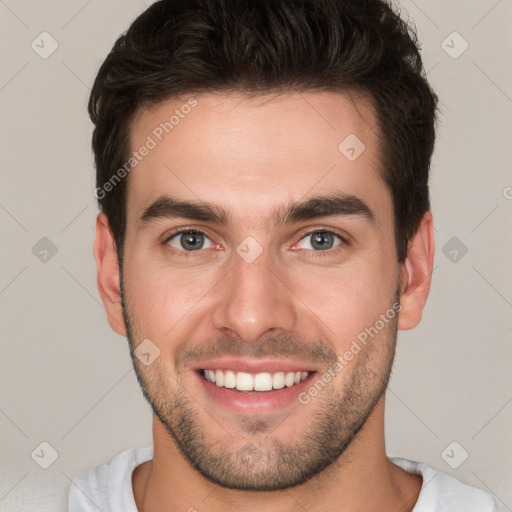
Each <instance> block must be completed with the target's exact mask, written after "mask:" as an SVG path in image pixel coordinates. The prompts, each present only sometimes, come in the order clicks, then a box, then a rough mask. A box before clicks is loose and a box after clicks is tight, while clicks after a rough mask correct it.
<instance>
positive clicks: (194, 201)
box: [122, 92, 400, 490]
mask: <svg viewBox="0 0 512 512" xmlns="http://www.w3.org/2000/svg"><path fill="white" fill-rule="evenodd" d="M187 100H188V97H185V98H183V99H182V100H181V99H180V100H178V99H176V98H175V99H173V100H169V101H166V102H163V103H161V104H159V105H156V106H153V107H152V108H151V109H149V110H148V109H141V110H140V111H139V112H138V113H137V116H136V117H135V119H134V121H133V124H132V131H131V146H132V149H133V150H137V149H138V148H141V147H142V146H144V145H146V147H151V148H150V150H148V152H147V154H146V156H144V157H143V158H141V161H140V162H139V163H138V164H137V166H136V167H134V169H133V170H132V171H131V174H130V176H129V186H128V198H127V232H126V238H125V245H124V262H123V269H122V297H123V303H122V304H123V315H124V323H125V326H126V329H127V335H128V338H129V341H130V345H131V348H132V356H133V363H134V366H135V370H136V372H137V376H138V378H139V382H140V384H141V386H142V388H143V391H144V394H145V396H146V398H147V399H148V400H149V402H150V403H151V406H152V408H153V410H154V412H155V414H156V415H157V416H158V418H159V419H160V421H161V422H162V424H163V425H165V427H166V429H167V431H168V433H169V435H170V436H172V438H173V439H174V441H175V443H176V444H177V446H178V447H179V449H180V451H181V453H182V455H183V456H184V457H185V458H186V459H187V460H188V461H189V462H190V463H191V464H192V465H193V467H195V468H196V469H197V470H198V471H199V472H200V473H201V474H202V475H203V476H205V477H206V478H208V479H210V480H211V481H213V482H215V483H217V484H220V485H222V486H225V487H230V488H236V489H247V490H275V489H283V488H286V487H290V486H293V485H297V484H299V483H303V482H305V481H307V480H308V479H310V478H312V477H313V476H314V475H316V474H318V473H319V472H320V471H321V470H322V469H324V468H326V467H327V466H329V465H330V464H332V463H333V462H335V461H336V460H338V459H339V457H340V455H341V454H342V453H343V452H344V450H346V448H347V447H348V446H349V445H350V442H351V441H352V439H353V438H354V436H355V434H356V433H357V432H358V431H359V430H360V429H361V427H362V426H363V425H364V423H365V421H366V420H367V418H368V416H369V415H370V414H371V412H372V410H373V407H374V405H375V404H376V403H377V401H378V400H379V398H381V396H382V394H383V392H384V389H385V387H386V384H387V380H388V377H389V373H390V368H391V364H392V359H393V353H394V347H395V342H396V332H397V318H398V315H397V311H396V302H397V300H398V299H399V297H398V290H399V288H398V287H399V276H400V267H399V265H398V263H397V256H396V248H395V243H394V240H395V238H394V232H393V226H394V220H393V209H392V201H391V196H390V193H389V191H388V189H387V188H386V186H385V184H384V181H383V179H382V177H381V174H380V168H379V152H378V147H377V141H378V139H377V132H376V120H375V119H376V118H375V115H374V113H373V111H372V109H371V106H370V104H369V102H368V101H367V100H366V99H365V98H364V97H356V96H355V95H352V96H348V95H346V94H338V93H331V92H322V93H303V94H291V93H290V94H284V95H282V96H266V97H259V98H252V99H247V98H244V97H242V96H233V95H230V96H227V95H221V94H208V95H207V94H203V95H198V96H196V97H195V99H194V100H193V102H191V101H187ZM184 105H189V106H190V108H185V107H184ZM173 114H174V115H175V116H176V118H175V119H174V120H173V121H172V123H173V124H172V129H171V128H169V125H161V123H165V122H166V121H169V119H170V118H171V116H172V115H173ZM178 118H179V120H178V121H177V122H176V120H177V119H178ZM162 126H166V127H167V131H168V132H169V133H166V131H165V130H164V129H163V128H162ZM148 137H149V138H148ZM347 137H350V138H349V139H347ZM355 137H357V139H356V138H355ZM150 139H151V141H152V142H150ZM160 139H161V140H160ZM345 139H347V141H348V142H345V143H344V144H341V143H342V142H343V141H344V140H345ZM340 144H341V146H340ZM362 144H364V151H362V152H361V149H362V148H363V146H362ZM340 148H341V149H340ZM351 148H353V150H352V149H351ZM142 152H144V153H146V152H145V151H142ZM390 311H391V313H390ZM364 333H366V339H365V334H364ZM369 333H371V335H370V334H369ZM364 339H365V342H363V341H362V340H364ZM143 340H149V341H144V343H145V344H146V345H141V346H142V347H146V349H147V348H148V347H149V350H145V352H144V353H146V354H150V355H149V356H148V355H146V356H145V357H146V359H147V361H144V360H143V359H142V358H141V359H142V360H141V359H139V357H137V356H136V355H135V354H134V353H133V351H134V350H135V349H136V348H137V347H138V346H139V344H141V343H142V342H143ZM354 343H355V344H354ZM356 346H357V347H359V350H357V348H355V347H356ZM349 353H351V354H352V357H350V356H349ZM155 355H157V357H156V358H155V359H154V360H153V358H154V357H155ZM149 361H151V362H150V364H147V363H148V362H149ZM290 375H291V377H290ZM329 375H330V378H329ZM214 379H215V382H212V381H213V380H214Z"/></svg>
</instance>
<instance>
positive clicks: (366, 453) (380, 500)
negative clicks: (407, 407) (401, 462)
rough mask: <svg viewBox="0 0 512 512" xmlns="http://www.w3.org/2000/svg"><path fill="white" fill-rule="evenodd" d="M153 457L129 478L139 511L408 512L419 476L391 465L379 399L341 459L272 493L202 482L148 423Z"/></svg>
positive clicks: (162, 431)
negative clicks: (397, 511) (131, 481)
mask: <svg viewBox="0 0 512 512" xmlns="http://www.w3.org/2000/svg"><path fill="white" fill-rule="evenodd" d="M153 439H154V457H153V460H152V461H149V462H147V463H145V464H143V465H141V466H139V467H138V468H137V469H136V470H135V471H134V473H133V489H134V496H135V502H136V504H137V508H138V511H139V512H160V511H166V512H174V511H177V512H178V511H190V512H194V511H199V512H200V511H202V510H208V511H209V512H221V511H222V512H235V511H236V512H249V511H251V512H252V511H253V510H255V509H257V510H258V511H259V512H271V511H275V510H279V511H280V512H299V511H301V512H302V511H304V510H307V511H308V512H320V511H322V512H330V511H332V512H334V511H337V512H340V511H349V510H350V511H351V512H363V511H365V512H373V511H375V512H377V511H379V512H386V511H390V512H391V511H396V510H400V511H401V512H410V511H412V510H413V508H414V504H415V503H416V501H417V498H418V494H419V491H420V488H421V481H422V479H421V476H416V475H410V474H409V473H406V472H405V471H403V470H402V469H401V468H399V467H398V466H395V465H394V464H392V463H391V462H390V461H389V460H388V458H387V456H386V451H385V444H384V397H381V400H380V401H379V402H378V404H377V405H376V406H375V408H374V410H373V411H372V413H371V415H370V417H369V418H368V420H367V422H366V423H365V425H364V426H363V428H362V429H361V430H360V431H359V433H358V434H357V436H356V438H355V439H354V440H353V441H352V443H351V444H350V446H349V447H348V448H347V450H346V451H345V452H344V453H343V455H342V456H341V457H340V458H339V459H338V460H337V461H336V462H335V463H334V464H332V465H331V466H329V467H327V468H326V469H324V470H323V471H322V472H320V473H319V474H317V475H316V476H315V477H313V478H312V479H311V480H309V481H308V482H306V483H304V484H302V485H298V486H295V487H292V488H289V489H284V490H281V491H273V492H252V491H238V490H233V489H225V488H223V487H220V486H219V485H216V484H214V483H212V482H210V481H209V480H207V479H206V478H204V477H203V476H202V475H201V474H200V473H199V472H198V471H197V470H195V469H194V468H193V467H192V466H191V465H190V464H189V463H188V461H187V460H186V459H185V458H184V457H183V455H182V454H181V453H180V451H179V450H178V448H177V446H176V444H175V442H174V440H173V439H172V438H171V436H170V435H169V433H168V432H167V430H166V429H165V427H164V426H163V425H162V424H161V422H160V421H159V420H158V419H157V418H154V419H153Z"/></svg>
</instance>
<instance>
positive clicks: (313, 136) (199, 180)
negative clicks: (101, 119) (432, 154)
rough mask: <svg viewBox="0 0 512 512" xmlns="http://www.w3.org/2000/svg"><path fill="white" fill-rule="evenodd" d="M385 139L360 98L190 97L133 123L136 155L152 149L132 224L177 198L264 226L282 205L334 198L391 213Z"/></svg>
mask: <svg viewBox="0 0 512 512" xmlns="http://www.w3.org/2000/svg"><path fill="white" fill-rule="evenodd" d="M378 140H379V136H378V128H377V123H376V116H375V114H374V111H373V109H372V106H371V103H370V101H369V100H368V99H367V98H365V97H364V96H362V95H360V94H355V93H352V94H348V93H335V92H303V93H297V92H293V93H283V94H279V95H264V96H258V97H253V98H248V97H247V96H244V95H242V94H227V93H226V94H221V93H208V94H200V95H196V96H193V95H182V96H181V97H180V98H172V99H169V100H166V101H163V102H161V103H159V104H157V105H153V106H152V107H150V108H140V109H139V110H138V111H137V113H136V115H135V116H134V119H133V122H132V124H131V130H130V145H131V150H132V151H135V152H137V151H138V152H139V153H141V151H140V150H141V149H142V148H144V147H148V148H150V149H149V150H146V151H143V152H144V153H145V156H143V157H142V158H140V161H138V163H137V165H136V167H134V168H133V170H132V171H131V173H130V177H129V187H128V215H129V217H133V216H135V215H140V214H141V212H142V211H143V210H144V208H147V206H148V205H149V204H150V203H151V202H154V201H155V200H156V199H158V197H160V196H162V195H171V196H174V197H176V196H178V197H180V198H184V199H185V198H186V199H192V200H197V201H205V202H208V203H212V204H218V205H224V206H226V208H225V209H227V210H230V211H236V212H237V215H238V216H239V217H240V219H243V220H245V222H254V223H256V222H261V221H262V218H263V217H264V216H265V213H266V212H269V211H270V210H272V211H275V207H276V205H278V204H285V203H289V202H290V201H294V200H299V199H302V200H304V199H307V197H308V195H310V196H318V195H319V194H321V193H332V192H342V193H343V194H347V195H355V196H357V197H364V198H365V199H366V202H367V203H370V204H371V205H372V206H373V208H372V209H374V210H377V211H378V210H381V211H385V212H386V213H387V214H388V213H389V211H390V209H389V206H390V204H389V203H390V198H389V194H388V192H387V189H386V187H385V186H384V181H383V180H382V178H381V175H380V159H379V150H378Z"/></svg>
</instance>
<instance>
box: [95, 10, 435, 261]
mask: <svg viewBox="0 0 512 512" xmlns="http://www.w3.org/2000/svg"><path fill="white" fill-rule="evenodd" d="M212 91H225V92H227V93H229V92H230V91H231V92H234V91H236V92H247V93H251V94H254V93H257V94H259V93H261V94H265V93H272V92H283V91H284V92H286V91H301V92H303V91H339V92H342V91H361V92H363V93H365V94H367V95H368V97H369V98H370V99H371V101H372V104H373V107H374V109H375V112H376V115H377V119H378V123H379V127H378V128H379V136H380V137H379V140H380V155H381V163H382V177H383V179H384V181H385V183H386V184H387V186H388V188H389V190H390V193H391V196H392V199H393V206H394V217H395V239H396V247H397V254H398V260H399V262H403V261H404V260H405V257H406V256H407V248H408V243H409V241H410V239H411V238H412V236H413V235H414V234H415V233H416V231H417V229H418V226H419V223H420V220H421V218H422V216H423V214H424V213H425V212H426V211H428V210H429V209H430V200H429V190H428V176H429V168H430V161H431V157H432V152H433V150H434V142H435V121H436V110H437V103H438V98H437V95H436V94H435V93H434V92H433V90H432V89H431V87H430V86H429V84H428V82H427V80H426V75H425V72H424V69H423V65H422V60H421V57H420V53H419V44H418V40H417V36H416V33H415V30H414V29H413V28H411V27H410V26H409V25H408V24H407V23H406V22H405V21H404V20H402V19H401V18H400V16H399V13H397V12H395V10H394V9H393V8H392V6H391V5H390V4H389V3H388V2H385V1H383V0H357V1H354V0H160V1H158V2H156V3H154V4H153V5H151V6H150V7H149V8H148V9H147V10H146V11H145V12H144V13H142V14H141V15H140V16H139V17H138V18H137V19H136V20H135V21H134V22H133V23H132V25H131V26H130V28H129V29H128V31H127V32H126V33H125V34H123V35H121V37H119V39H118V40H117V41H116V43H115V44H114V47H113V48H112V50H111V52H110V53H109V55H108V56H107V58H106V60H105V62H104V63H103V64H102V66H101V68H100V70H99V72H98V75H97V77H96V80H95V82H94V86H93V88H92V92H91V95H90V99H89V115H90V117H91V120H92V121H93V123H94V124H95V129H94V134H93V139H92V147H93V151H94V156H95V164H96V183H97V185H96V186H97V187H98V188H97V190H99V189H100V188H101V187H102V186H103V185H104V184H105V183H107V182H108V181H109V179H111V178H112V176H113V175H114V173H115V172H116V171H117V170H118V169H119V168H120V167H121V166H123V164H125V162H126V161H127V159H128V158H129V156H128V155H129V154H130V150H131V149H130V147H129V129H130V122H131V120H132V118H133V115H134V113H135V111H136V110H137V108H138V107H140V106H141V105H147V106H149V105H152V104H154V103H158V102H159V101H162V100H164V99H168V98H171V97H175V96H178V95H180V94H182V93H188V92H193V93H194V94H196V93H197V94H199V93H201V92H212ZM126 182H127V179H123V180H119V182H118V183H116V186H114V187H111V190H110V191H109V192H108V193H107V194H102V197H98V196H97V197H98V200H99V205H100V208H101V209H102V211H103V212H104V213H105V214H106V216H107V218H108V220H109V223H110V227H111V230H112V234H113V237H114V240H115V243H116V248H117V252H118V256H119V258H120V261H122V254H123V241H124V236H125V230H126V185H127V183H126Z"/></svg>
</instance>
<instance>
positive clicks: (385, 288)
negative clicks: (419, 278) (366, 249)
mask: <svg viewBox="0 0 512 512" xmlns="http://www.w3.org/2000/svg"><path fill="white" fill-rule="evenodd" d="M388 267H389V266H385V265H378V264H376V263H375V262H374V263H373V264H372V265H369V264H368V263H367V262H364V261H360V262H357V263H356V262H354V263H351V264H347V265H346V266H340V267H338V268H330V269H326V268H324V269H317V270H311V269H308V272H294V274H293V276H290V279H292V282H294V292H295V293H296V294H297V296H298V297H300V298H301V300H302V301H303V302H304V304H306V305H307V309H305V310H304V314H305V315H306V316H308V317H309V319H310V322H313V323H316V324H318V319H320V320H321V321H322V323H323V324H324V325H323V327H324V328H325V335H326V336H327V337H329V338H332V339H333V343H334V344H336V345H340V344H342V346H340V349H341V348H344V347H345V345H347V344H350V342H351V340H352V339H353V338H355V337H356V336H357V335H358V334H359V333H360V332H362V331H364V329H365V328H367V327H369V326H371V325H373V324H374V323H375V321H376V320H377V319H378V318H379V317H380V315H381V314H383V313H385V312H386V311H387V310H388V309H389V308H390V307H391V305H392V302H393V298H394V293H395V289H396V276H395V275H394V274H393V273H392V272H390V271H389V268H388ZM384 269H386V270H385V272H384Z"/></svg>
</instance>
